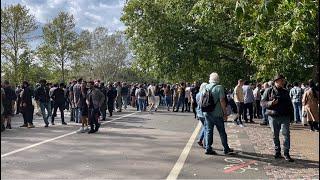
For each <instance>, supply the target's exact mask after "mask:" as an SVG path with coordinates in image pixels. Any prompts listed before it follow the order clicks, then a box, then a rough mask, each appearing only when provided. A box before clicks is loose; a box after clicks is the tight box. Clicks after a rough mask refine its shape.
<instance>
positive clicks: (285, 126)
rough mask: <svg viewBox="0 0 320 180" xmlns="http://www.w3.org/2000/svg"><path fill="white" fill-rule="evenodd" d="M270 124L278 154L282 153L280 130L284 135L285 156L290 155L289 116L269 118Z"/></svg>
mask: <svg viewBox="0 0 320 180" xmlns="http://www.w3.org/2000/svg"><path fill="white" fill-rule="evenodd" d="M269 124H270V127H271V130H272V133H273V143H274V146H275V147H274V149H275V152H276V153H280V152H281V146H280V139H279V134H280V129H281V131H282V135H283V136H284V142H283V146H284V147H283V148H284V154H289V150H290V129H289V126H290V117H289V116H282V117H272V116H269Z"/></svg>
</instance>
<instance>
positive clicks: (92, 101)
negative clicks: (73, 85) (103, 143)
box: [87, 81, 105, 134]
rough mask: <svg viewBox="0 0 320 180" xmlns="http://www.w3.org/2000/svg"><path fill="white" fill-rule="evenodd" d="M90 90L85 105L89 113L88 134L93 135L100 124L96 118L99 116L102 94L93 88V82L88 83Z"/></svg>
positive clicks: (102, 100)
mask: <svg viewBox="0 0 320 180" xmlns="http://www.w3.org/2000/svg"><path fill="white" fill-rule="evenodd" d="M89 87H90V89H89V90H88V94H87V104H88V112H89V122H90V131H89V132H88V133H89V134H90V133H95V132H97V131H98V130H99V127H100V123H99V122H98V118H99V116H100V107H101V105H102V103H103V102H104V98H105V97H104V95H103V93H102V92H101V91H100V90H99V89H98V88H97V87H96V86H95V84H94V82H93V81H90V82H89Z"/></svg>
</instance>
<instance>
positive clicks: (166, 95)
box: [164, 84, 172, 111]
mask: <svg viewBox="0 0 320 180" xmlns="http://www.w3.org/2000/svg"><path fill="white" fill-rule="evenodd" d="M171 96H172V94H171V88H170V85H169V84H168V85H166V87H165V89H164V98H165V102H166V106H167V110H168V111H170V107H171Z"/></svg>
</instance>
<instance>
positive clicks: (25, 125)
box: [20, 124, 28, 127]
mask: <svg viewBox="0 0 320 180" xmlns="http://www.w3.org/2000/svg"><path fill="white" fill-rule="evenodd" d="M20 127H28V125H27V124H23V125H21V126H20Z"/></svg>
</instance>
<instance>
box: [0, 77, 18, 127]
mask: <svg viewBox="0 0 320 180" xmlns="http://www.w3.org/2000/svg"><path fill="white" fill-rule="evenodd" d="M3 84H4V88H3V89H4V93H5V98H4V101H3V106H4V112H3V118H4V120H6V121H7V126H6V128H7V129H11V117H12V116H13V113H14V108H13V105H14V102H15V101H16V99H17V96H16V93H15V91H14V90H13V89H12V88H11V86H10V83H9V81H7V80H6V81H4V83H3Z"/></svg>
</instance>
